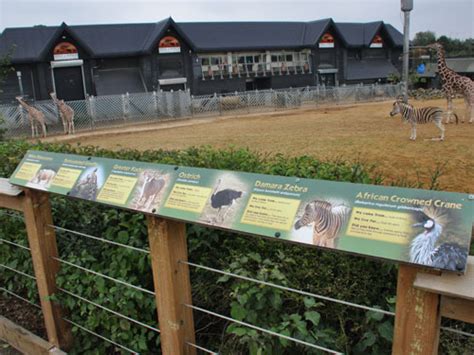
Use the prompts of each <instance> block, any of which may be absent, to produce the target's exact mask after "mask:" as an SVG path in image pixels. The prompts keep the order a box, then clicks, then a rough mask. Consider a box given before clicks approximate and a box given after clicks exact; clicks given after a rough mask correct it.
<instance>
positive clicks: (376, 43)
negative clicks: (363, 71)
mask: <svg viewBox="0 0 474 355" xmlns="http://www.w3.org/2000/svg"><path fill="white" fill-rule="evenodd" d="M382 47H383V39H382V37H381V36H380V35H375V37H374V39H373V40H372V42H371V43H370V48H382Z"/></svg>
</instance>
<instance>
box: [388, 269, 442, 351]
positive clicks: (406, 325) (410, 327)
mask: <svg viewBox="0 0 474 355" xmlns="http://www.w3.org/2000/svg"><path fill="white" fill-rule="evenodd" d="M419 271H420V268H417V267H414V266H408V265H400V266H399V269H398V281H397V305H396V312H395V329H394V338H393V346H392V354H394V355H405V354H412V355H425V354H427V355H428V354H429V355H432V354H437V353H438V343H439V327H440V321H441V316H440V312H439V295H438V294H435V293H430V292H426V291H423V290H419V289H416V288H414V285H413V284H414V281H415V278H416V275H417V273H418V272H419Z"/></svg>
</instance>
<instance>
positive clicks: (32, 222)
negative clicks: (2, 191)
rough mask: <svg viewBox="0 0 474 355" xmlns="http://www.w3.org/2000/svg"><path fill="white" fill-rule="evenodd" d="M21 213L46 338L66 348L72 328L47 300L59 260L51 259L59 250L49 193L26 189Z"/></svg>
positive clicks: (61, 347)
mask: <svg viewBox="0 0 474 355" xmlns="http://www.w3.org/2000/svg"><path fill="white" fill-rule="evenodd" d="M23 212H24V215H25V224H26V231H27V234H28V242H29V245H30V248H31V259H32V261H33V268H34V271H35V276H36V284H37V287H38V293H39V298H40V302H41V309H42V311H43V317H44V322H45V326H46V332H47V334H48V340H49V342H50V343H52V344H53V345H55V346H57V347H58V348H60V349H63V350H67V349H69V348H70V346H71V344H72V334H71V329H70V327H69V325H68V324H67V323H66V322H65V321H64V320H63V319H62V317H61V310H60V307H59V305H58V304H57V303H55V302H53V301H51V299H50V298H51V296H52V295H53V294H55V293H56V274H57V272H58V271H59V263H58V261H56V260H54V259H52V257H57V256H58V249H57V245H56V234H55V232H54V229H53V228H52V227H49V226H48V225H52V224H53V218H52V215H51V205H50V202H49V196H48V194H47V193H46V192H41V191H34V190H29V189H26V190H25V198H24V203H23Z"/></svg>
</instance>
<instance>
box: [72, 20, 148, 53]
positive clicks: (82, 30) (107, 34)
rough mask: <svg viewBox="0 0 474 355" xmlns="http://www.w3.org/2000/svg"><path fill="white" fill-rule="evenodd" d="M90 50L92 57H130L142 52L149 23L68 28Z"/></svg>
mask: <svg viewBox="0 0 474 355" xmlns="http://www.w3.org/2000/svg"><path fill="white" fill-rule="evenodd" d="M70 27H71V29H72V30H73V31H74V32H75V33H76V34H77V35H78V36H79V37H80V38H81V39H82V40H83V41H84V42H86V43H87V44H88V45H89V47H90V48H91V49H92V53H93V55H94V57H101V58H103V57H111V56H114V57H115V56H130V55H138V54H140V53H142V51H143V42H144V39H145V38H147V37H148V34H149V32H150V30H151V29H152V28H153V27H154V24H151V23H137V24H117V25H87V26H70Z"/></svg>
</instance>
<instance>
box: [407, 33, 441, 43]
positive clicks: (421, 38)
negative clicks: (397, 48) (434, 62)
mask: <svg viewBox="0 0 474 355" xmlns="http://www.w3.org/2000/svg"><path fill="white" fill-rule="evenodd" d="M434 42H436V34H435V33H434V32H433V31H422V32H417V33H416V34H415V38H414V39H413V41H412V43H413V45H414V46H427V45H428V44H431V43H434Z"/></svg>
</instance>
